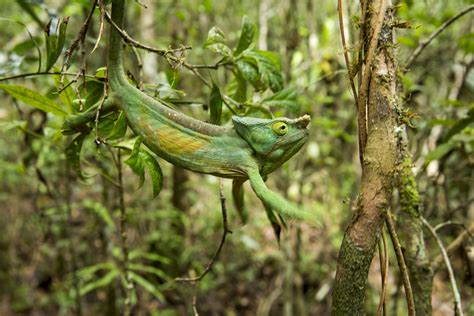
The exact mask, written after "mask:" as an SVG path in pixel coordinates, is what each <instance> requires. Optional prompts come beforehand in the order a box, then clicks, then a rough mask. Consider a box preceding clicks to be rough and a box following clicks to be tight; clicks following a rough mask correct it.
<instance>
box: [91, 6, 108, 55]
mask: <svg viewBox="0 0 474 316" xmlns="http://www.w3.org/2000/svg"><path fill="white" fill-rule="evenodd" d="M99 11H100V22H99V23H100V26H99V36H97V40H96V41H95V45H94V48H92V50H91V52H90V53H89V56H90V55H92V54H93V53H94V52H95V50H96V49H97V47H99V44H100V39H101V38H102V33H103V32H104V26H105V22H104V20H105V5H104V0H99Z"/></svg>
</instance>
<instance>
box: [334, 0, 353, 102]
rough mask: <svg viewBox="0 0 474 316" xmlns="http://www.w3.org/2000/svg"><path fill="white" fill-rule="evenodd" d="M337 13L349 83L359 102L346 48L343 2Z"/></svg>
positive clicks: (339, 1) (338, 6)
mask: <svg viewBox="0 0 474 316" xmlns="http://www.w3.org/2000/svg"><path fill="white" fill-rule="evenodd" d="M337 12H338V16H339V30H340V32H339V33H340V34H341V42H342V48H343V50H344V60H345V61H346V67H347V73H348V75H349V81H350V83H351V88H352V93H353V94H354V100H357V91H356V88H355V84H354V76H353V74H352V66H351V61H350V60H349V54H348V53H347V46H346V35H345V34H344V19H343V17H342V1H341V0H338V1H337Z"/></svg>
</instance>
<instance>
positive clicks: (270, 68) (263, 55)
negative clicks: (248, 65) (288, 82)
mask: <svg viewBox="0 0 474 316" xmlns="http://www.w3.org/2000/svg"><path fill="white" fill-rule="evenodd" d="M244 56H245V58H246V59H247V60H248V59H253V60H254V64H256V65H257V67H258V73H259V76H260V80H261V81H262V82H263V83H264V84H265V86H266V87H269V88H270V89H271V90H272V91H273V92H277V91H280V90H281V89H283V76H282V74H281V65H280V61H279V59H278V56H277V55H276V54H274V53H272V52H269V51H263V50H252V51H246V52H245V53H244Z"/></svg>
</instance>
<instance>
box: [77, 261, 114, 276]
mask: <svg viewBox="0 0 474 316" xmlns="http://www.w3.org/2000/svg"><path fill="white" fill-rule="evenodd" d="M112 269H115V266H114V264H113V263H111V262H100V263H97V264H94V265H91V266H88V267H84V268H82V269H80V270H78V271H77V276H78V277H79V278H81V280H89V279H91V278H92V277H94V275H95V273H96V272H97V271H100V270H112Z"/></svg>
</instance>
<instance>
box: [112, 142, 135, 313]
mask: <svg viewBox="0 0 474 316" xmlns="http://www.w3.org/2000/svg"><path fill="white" fill-rule="evenodd" d="M107 147H108V146H107ZM117 151H118V153H117V161H116V163H117V172H118V177H117V178H118V179H117V180H118V183H119V187H118V191H119V192H118V193H119V203H120V237H121V243H122V256H123V261H122V265H123V267H122V268H123V273H124V280H125V303H124V311H123V315H125V316H129V315H130V314H131V310H132V290H133V283H132V280H131V278H130V273H129V266H128V233H127V226H128V225H127V224H128V222H127V210H126V208H125V198H124V190H123V175H122V154H121V149H120V148H119V149H118V150H117ZM112 156H113V157H115V156H114V155H113V153H112Z"/></svg>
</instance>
